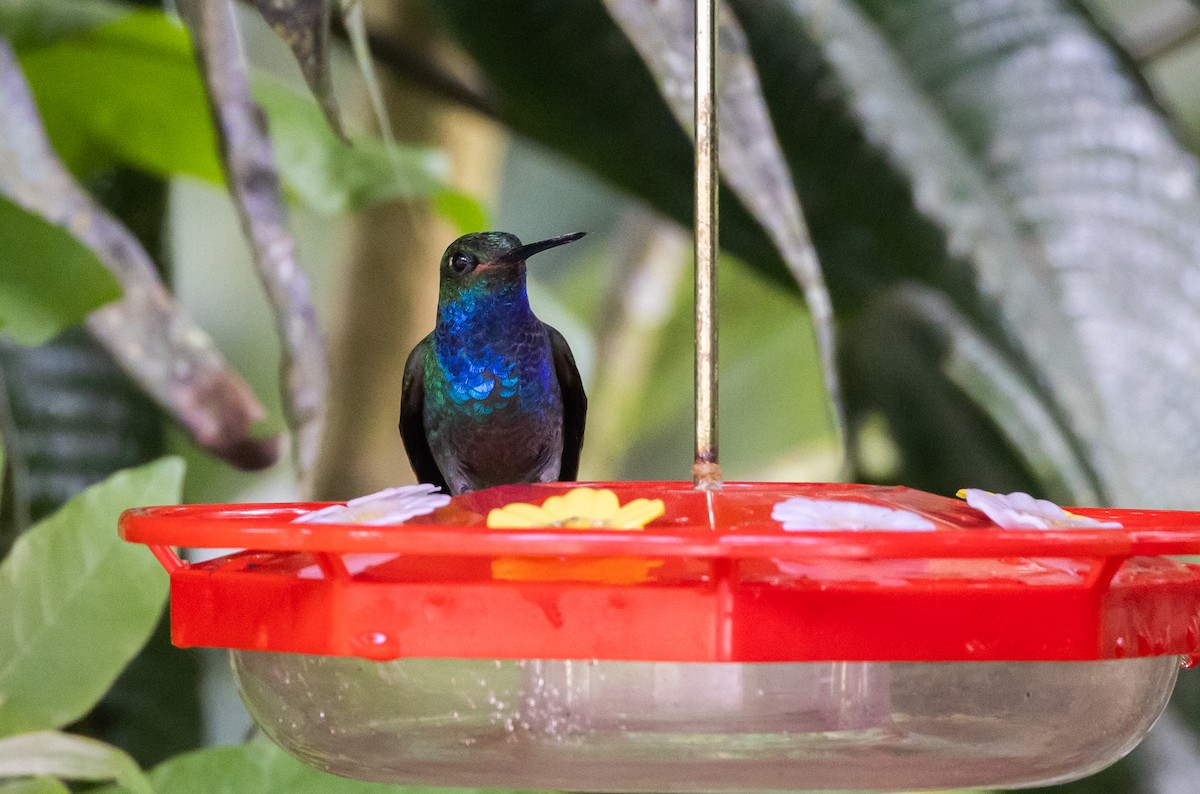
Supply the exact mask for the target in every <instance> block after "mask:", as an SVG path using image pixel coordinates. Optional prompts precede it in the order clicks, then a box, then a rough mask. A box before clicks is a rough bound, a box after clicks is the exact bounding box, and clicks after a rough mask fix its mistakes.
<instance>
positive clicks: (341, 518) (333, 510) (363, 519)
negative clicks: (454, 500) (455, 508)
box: [295, 483, 450, 526]
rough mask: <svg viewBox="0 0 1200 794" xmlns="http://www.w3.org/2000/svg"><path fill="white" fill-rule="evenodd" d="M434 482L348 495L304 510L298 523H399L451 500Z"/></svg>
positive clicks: (430, 511)
mask: <svg viewBox="0 0 1200 794" xmlns="http://www.w3.org/2000/svg"><path fill="white" fill-rule="evenodd" d="M439 490H440V489H439V488H438V487H437V486H436V485H430V484H429V483H420V484H418V485H405V486H401V487H399V488H385V489H384V490H382V491H376V492H375V493H372V494H367V495H366V496H360V497H358V498H356V499H351V500H350V501H349V502H346V504H344V505H330V506H329V507H323V508H321V509H320V510H313V511H312V512H310V513H305V514H304V515H302V516H300V517H299V518H297V519H296V520H295V523H297V524H364V525H366V526H382V525H385V524H402V523H404V522H405V521H407V520H409V519H410V518H416V517H417V516H425V515H429V514H430V513H432V512H433V511H434V510H437V509H438V508H439V507H445V506H446V505H448V504H450V497H449V496H448V495H446V494H444V493H437V491H439Z"/></svg>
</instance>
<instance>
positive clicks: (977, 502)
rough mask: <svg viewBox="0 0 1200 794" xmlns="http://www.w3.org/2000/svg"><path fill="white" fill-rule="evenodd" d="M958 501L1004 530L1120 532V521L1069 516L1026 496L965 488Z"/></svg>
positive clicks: (1051, 504)
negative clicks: (963, 501) (1080, 529)
mask: <svg viewBox="0 0 1200 794" xmlns="http://www.w3.org/2000/svg"><path fill="white" fill-rule="evenodd" d="M958 497H959V498H960V499H966V500H967V504H969V505H970V506H971V507H973V508H975V509H976V510H978V511H979V512H981V513H983V514H984V515H986V516H987V517H988V518H990V519H991V520H992V521H994V522H995V523H996V525H997V526H998V527H1000V528H1002V529H1072V528H1076V527H1080V528H1084V527H1086V528H1089V529H1120V528H1121V524H1120V522H1118V521H1099V520H1097V519H1095V518H1088V517H1087V516H1081V515H1077V514H1075V513H1068V512H1067V511H1066V510H1063V509H1062V508H1061V507H1059V506H1058V505H1056V504H1054V502H1050V501H1047V500H1045V499H1035V498H1033V497H1032V496H1030V495H1029V494H1027V493H1021V492H1019V491H1018V492H1015V493H1008V494H998V493H991V492H990V491H982V490H980V489H978V488H963V489H961V490H959V492H958Z"/></svg>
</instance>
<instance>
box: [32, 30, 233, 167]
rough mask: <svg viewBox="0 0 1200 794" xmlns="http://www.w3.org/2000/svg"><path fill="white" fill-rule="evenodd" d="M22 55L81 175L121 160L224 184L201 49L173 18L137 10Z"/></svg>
mask: <svg viewBox="0 0 1200 794" xmlns="http://www.w3.org/2000/svg"><path fill="white" fill-rule="evenodd" d="M20 56H21V66H22V68H23V69H24V70H25V76H26V78H27V79H28V80H29V83H30V86H31V87H32V88H33V92H34V96H35V97H36V98H37V103H38V107H39V109H40V110H41V112H42V118H43V120H44V121H45V124H46V130H47V132H48V133H49V135H50V140H51V142H52V143H53V144H54V148H55V150H56V151H57V152H58V154H59V156H60V157H61V158H62V159H63V160H64V161H65V162H66V163H67V165H68V166H70V168H71V170H72V171H74V172H75V173H77V174H80V173H82V174H84V175H86V174H88V173H90V172H94V171H95V170H98V169H100V168H103V167H106V166H108V165H110V164H111V163H113V162H114V161H115V162H122V163H127V164H129V165H133V166H135V167H137V168H141V169H142V170H145V171H147V172H149V173H152V174H158V175H162V176H167V175H173V174H188V175H190V176H195V177H198V178H200V179H204V180H207V181H210V182H220V181H221V179H222V176H221V164H220V161H219V160H218V158H217V143H216V137H215V136H214V135H213V129H212V124H211V122H210V120H209V112H208V104H207V100H206V99H205V97H204V89H203V87H202V86H201V84H200V77H199V74H198V72H197V71H196V64H195V61H194V60H193V58H192V52H191V46H190V44H189V42H188V38H187V34H186V33H185V32H184V31H183V29H182V28H181V27H180V26H179V25H178V24H176V23H175V22H174V21H172V20H171V19H170V18H169V17H167V16H166V15H164V14H162V13H160V12H157V11H135V12H133V13H130V14H128V15H126V16H124V17H122V18H121V19H119V20H117V21H115V22H112V23H109V24H104V25H100V26H98V27H95V28H93V29H90V30H87V31H84V32H82V33H80V34H78V35H75V36H72V37H70V38H66V39H61V40H59V41H56V42H54V43H53V44H50V45H48V46H43V47H35V48H32V49H26V50H23V51H21V53H20Z"/></svg>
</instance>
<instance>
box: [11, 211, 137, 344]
mask: <svg viewBox="0 0 1200 794" xmlns="http://www.w3.org/2000/svg"><path fill="white" fill-rule="evenodd" d="M119 297H121V288H120V286H119V285H118V284H117V280H116V279H115V278H113V276H112V274H111V273H109V271H108V270H107V269H106V268H105V267H104V265H103V264H102V263H101V262H100V260H99V259H97V258H96V254H95V253H93V252H92V250H91V249H90V248H88V247H87V246H85V245H84V244H83V243H81V242H80V241H79V240H77V239H75V237H74V236H72V235H71V233H70V232H68V231H67V230H66V229H63V228H62V227H61V226H56V225H54V224H52V223H50V222H48V221H46V220H44V219H43V218H41V217H39V216H38V215H36V214H34V213H32V212H29V211H27V210H25V209H24V208H22V207H20V206H18V205H16V204H14V203H13V202H11V201H9V200H8V199H5V198H4V197H3V196H0V335H3V336H7V337H9V338H11V339H15V340H16V341H17V342H19V343H21V344H25V345H39V344H41V343H42V342H45V341H46V340H47V339H49V338H51V337H52V336H54V335H56V334H57V333H58V332H59V331H61V330H62V329H63V328H65V327H67V326H69V325H74V324H75V323H78V322H81V321H82V320H83V318H84V317H85V316H86V315H87V314H88V313H89V312H90V311H92V310H93V309H95V308H97V307H99V306H102V305H104V304H106V303H109V302H111V301H114V300H116V299H117V298H119Z"/></svg>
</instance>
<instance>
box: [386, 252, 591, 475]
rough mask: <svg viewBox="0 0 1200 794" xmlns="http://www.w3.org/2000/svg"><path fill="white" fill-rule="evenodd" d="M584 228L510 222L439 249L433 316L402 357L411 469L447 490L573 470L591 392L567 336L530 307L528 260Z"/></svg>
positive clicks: (403, 420) (404, 432)
mask: <svg viewBox="0 0 1200 794" xmlns="http://www.w3.org/2000/svg"><path fill="white" fill-rule="evenodd" d="M584 234H585V232H575V233H573V234H564V235H562V236H560V237H552V238H550V239H549V240H542V241H540V242H536V243H529V244H527V245H525V244H522V243H521V241H520V240H519V239H518V238H517V237H516V236H515V235H512V234H508V233H507V232H478V233H474V234H466V235H463V236H462V237H460V238H458V239H457V240H455V241H454V242H453V243H451V244H450V247H449V248H447V249H446V252H445V253H444V254H443V255H442V261H441V270H440V280H439V288H438V308H437V322H436V325H435V326H434V329H433V332H432V333H430V334H429V335H428V336H426V337H425V338H424V339H422V340H421V341H420V342H419V343H418V344H417V346H416V347H415V348H413V351H412V353H410V354H409V356H408V361H407V362H406V363H405V365H404V391H403V394H402V396H401V400H400V437H401V438H402V439H403V441H404V449H405V451H406V452H407V453H408V460H409V462H410V463H411V464H412V467H413V471H414V472H415V473H416V475H417V479H418V480H420V481H421V482H428V483H434V484H436V485H439V486H441V487H442V488H443V489H445V490H446V491H448V492H449V493H451V494H460V493H465V492H467V491H473V490H478V489H480V488H488V487H491V486H493V485H504V484H509V483H528V482H550V481H555V480H574V479H575V477H576V474H577V472H578V470H579V450H580V448H581V447H582V445H583V426H584V421H585V417H586V414H587V396H586V395H585V394H584V391H583V383H582V381H581V380H580V378H579V369H578V368H577V367H576V366H575V358H574V356H572V355H571V348H570V347H569V346H568V345H567V340H566V339H564V338H563V335H562V334H560V333H559V332H558V331H557V330H555V329H554V328H552V327H550V326H549V325H547V324H546V323H544V322H542V321H541V320H539V319H538V318H537V316H536V315H534V313H533V310H532V309H531V308H530V307H529V295H528V293H527V291H526V284H525V260H526V259H528V258H529V257H531V256H533V255H534V254H536V253H539V252H541V251H545V250H547V249H549V248H554V247H557V246H560V245H565V244H566V243H570V242H574V241H575V240H578V239H579V238H580V237H583V236H584Z"/></svg>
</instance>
